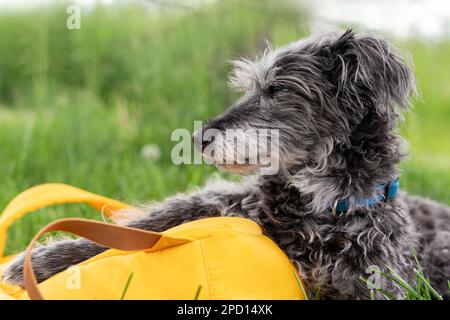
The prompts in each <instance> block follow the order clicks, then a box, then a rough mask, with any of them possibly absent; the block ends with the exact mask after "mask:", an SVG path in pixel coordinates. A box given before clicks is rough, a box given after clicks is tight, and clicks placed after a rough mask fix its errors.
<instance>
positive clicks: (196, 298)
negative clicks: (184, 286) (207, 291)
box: [194, 286, 202, 300]
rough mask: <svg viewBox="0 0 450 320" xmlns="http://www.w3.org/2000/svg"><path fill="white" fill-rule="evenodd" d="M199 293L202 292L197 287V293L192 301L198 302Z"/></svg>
mask: <svg viewBox="0 0 450 320" xmlns="http://www.w3.org/2000/svg"><path fill="white" fill-rule="evenodd" d="M200 291H202V286H198V288H197V292H196V293H195V297H194V300H198V296H199V295H200Z"/></svg>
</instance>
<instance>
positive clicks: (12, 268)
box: [1, 253, 25, 287]
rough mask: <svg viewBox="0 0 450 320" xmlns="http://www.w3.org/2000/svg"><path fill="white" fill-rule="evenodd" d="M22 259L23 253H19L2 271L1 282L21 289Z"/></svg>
mask: <svg viewBox="0 0 450 320" xmlns="http://www.w3.org/2000/svg"><path fill="white" fill-rule="evenodd" d="M24 257H25V255H24V253H21V254H20V255H19V256H18V257H16V258H15V259H14V260H13V261H12V262H11V263H10V264H9V265H8V266H7V267H6V268H5V269H4V270H3V274H2V277H1V278H2V281H4V282H6V283H9V284H13V285H16V286H21V287H23V261H24Z"/></svg>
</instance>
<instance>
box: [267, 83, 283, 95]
mask: <svg viewBox="0 0 450 320" xmlns="http://www.w3.org/2000/svg"><path fill="white" fill-rule="evenodd" d="M280 89H281V88H280V87H279V86H276V85H270V86H268V87H267V94H268V95H269V96H270V97H273V95H274V94H275V93H277V92H278V91H280Z"/></svg>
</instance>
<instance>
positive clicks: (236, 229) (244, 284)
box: [0, 184, 305, 299]
mask: <svg viewBox="0 0 450 320" xmlns="http://www.w3.org/2000/svg"><path fill="white" fill-rule="evenodd" d="M77 202H83V203H87V204H89V205H91V206H92V207H94V208H96V209H98V210H102V211H103V212H105V213H106V214H107V215H110V214H111V213H112V212H113V211H114V210H118V209H123V208H127V207H128V206H127V205H126V204H123V203H121V202H119V201H116V200H113V199H109V198H106V197H103V196H99V195H96V194H93V193H90V192H87V191H84V190H81V189H78V188H75V187H72V186H68V185H64V184H45V185H40V186H37V187H34V188H31V189H29V190H26V191H24V192H23V193H21V194H19V195H18V196H17V197H16V198H15V199H14V200H13V201H11V203H10V204H9V205H8V206H7V207H6V208H5V210H4V211H3V213H2V215H1V216H0V274H1V273H2V270H3V269H4V268H5V266H6V265H7V264H8V262H9V261H10V260H11V259H12V258H13V257H12V256H10V257H3V255H2V253H3V251H4V248H5V242H6V234H7V230H8V227H9V226H10V225H11V224H12V223H13V222H14V221H15V220H17V219H19V218H20V217H22V216H24V215H25V214H26V213H28V212H31V211H34V210H37V209H40V208H43V207H45V206H49V205H53V204H62V203H77ZM55 230H60V231H66V232H71V233H74V234H77V235H79V236H82V237H85V238H88V239H90V240H92V241H95V242H97V243H100V244H102V245H105V246H107V247H110V248H113V249H110V250H107V251H105V252H103V253H101V254H99V255H97V256H95V257H93V258H91V259H89V260H87V261H84V262H82V263H80V264H78V265H76V266H74V267H71V268H69V269H68V270H66V271H64V272H61V273H59V274H57V275H55V276H53V277H51V278H50V279H48V280H46V281H44V282H42V283H40V284H39V285H38V284H37V283H36V279H35V276H34V273H33V270H32V265H31V259H30V256H31V255H30V253H31V249H32V247H33V245H34V243H35V242H36V240H37V239H38V238H39V237H40V236H41V235H42V234H44V233H45V232H49V231H55ZM24 278H25V279H24V282H25V287H26V290H24V289H22V288H20V287H17V286H12V285H10V284H7V283H4V282H2V283H0V299H29V298H32V299H42V298H46V299H194V298H198V299H305V295H304V291H303V286H302V283H301V281H300V280H299V278H298V277H297V274H296V271H295V267H294V266H293V265H292V264H291V263H290V261H289V259H288V258H287V257H286V255H285V254H284V253H283V252H282V251H281V250H280V249H279V248H278V247H277V245H276V244H275V243H274V242H272V241H271V240H270V239H269V238H267V237H266V236H264V235H263V234H262V231H261V228H260V227H259V226H258V225H257V224H256V223H254V222H253V221H250V220H248V219H244V218H235V217H217V218H206V219H201V220H197V221H193V222H189V223H185V224H182V225H180V226H177V227H174V228H171V229H169V230H166V231H164V232H162V233H156V232H151V231H144V230H140V229H133V228H127V227H122V226H118V225H114V224H108V223H102V222H98V221H91V220H86V219H71V218H69V219H61V220H57V221H55V222H53V223H51V224H49V225H47V226H46V227H45V228H43V229H42V230H41V231H40V232H39V233H38V234H37V235H36V236H35V237H34V239H33V240H32V241H31V243H30V245H29V247H28V249H27V255H26V258H25V264H24Z"/></svg>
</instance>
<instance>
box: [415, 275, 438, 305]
mask: <svg viewBox="0 0 450 320" xmlns="http://www.w3.org/2000/svg"><path fill="white" fill-rule="evenodd" d="M416 275H417V277H419V278H420V280H421V281H422V282H423V283H424V285H425V286H426V287H427V288H428V290H429V291H430V292H431V293H432V294H433V295H434V296H435V297H436V299H438V300H443V298H442V296H441V295H440V294H439V293H438V292H437V291H436V290H435V289H434V288H433V287H432V286H431V284H430V282H429V281H428V280H427V279H425V277H424V276H423V275H421V274H420V273H418V272H416Z"/></svg>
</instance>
